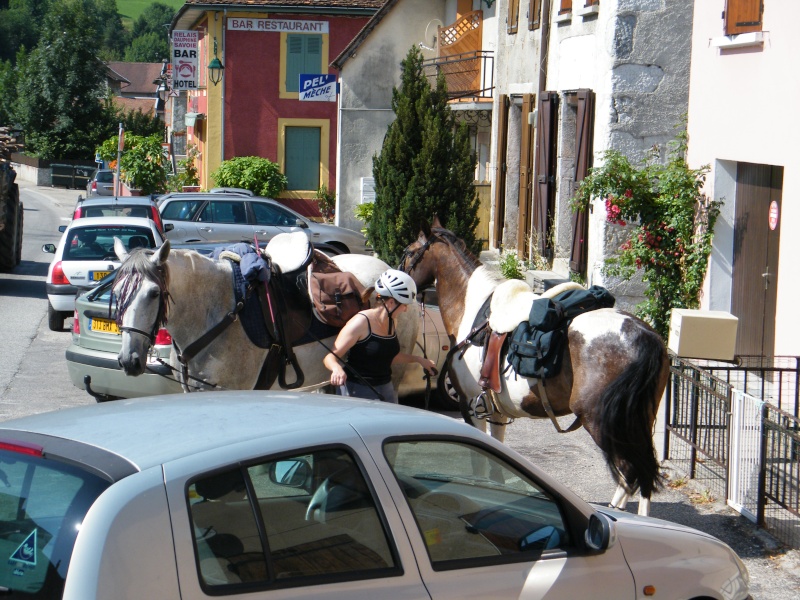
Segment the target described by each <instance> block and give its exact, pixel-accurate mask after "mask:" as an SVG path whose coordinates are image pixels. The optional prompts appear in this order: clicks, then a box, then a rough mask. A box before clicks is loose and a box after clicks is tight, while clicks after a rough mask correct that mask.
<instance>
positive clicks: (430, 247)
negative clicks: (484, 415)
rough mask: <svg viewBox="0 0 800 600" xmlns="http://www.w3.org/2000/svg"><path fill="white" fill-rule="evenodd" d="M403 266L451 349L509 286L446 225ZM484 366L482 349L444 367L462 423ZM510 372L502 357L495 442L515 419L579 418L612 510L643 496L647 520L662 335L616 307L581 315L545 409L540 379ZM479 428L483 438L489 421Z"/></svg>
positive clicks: (466, 351) (458, 354)
mask: <svg viewBox="0 0 800 600" xmlns="http://www.w3.org/2000/svg"><path fill="white" fill-rule="evenodd" d="M400 268H401V269H403V270H405V271H406V272H407V273H409V274H410V275H411V276H412V278H413V279H414V281H415V282H416V283H417V286H419V287H420V289H422V288H424V287H426V286H429V285H431V284H434V283H435V284H436V290H437V293H438V296H439V307H440V311H441V314H442V319H443V321H444V325H445V329H446V330H447V333H448V335H449V336H450V338H451V341H452V342H453V344H454V346H456V345H457V344H458V343H460V342H462V341H463V340H464V339H465V338H466V337H467V336H468V335H469V334H470V332H471V330H472V329H473V326H474V325H475V320H476V316H477V315H478V313H479V311H480V310H481V307H482V306H483V305H484V303H485V302H486V301H487V299H489V297H490V296H492V295H493V294H494V291H495V289H496V288H497V286H498V285H500V284H501V283H502V282H503V281H505V280H504V279H503V278H502V276H501V275H500V274H499V273H496V272H494V271H491V270H489V269H488V268H487V267H486V266H484V265H482V264H481V262H480V261H479V260H478V259H477V258H475V256H473V255H472V254H471V253H470V252H469V251H467V250H466V248H465V245H464V242H463V241H462V240H460V239H458V238H457V237H456V236H455V235H454V234H453V233H452V232H450V231H448V230H446V229H442V228H440V227H433V228H431V229H430V230H428V231H424V232H422V233H420V236H419V238H418V239H417V241H416V242H414V243H413V244H411V245H410V246H408V247H407V248H406V250H405V254H404V257H403V262H402V264H401V267H400ZM490 322H491V319H490ZM483 358H484V348H483V347H482V346H472V345H468V344H467V345H464V346H463V347H462V348H461V349H460V350H459V351H455V352H454V353H453V354H452V358H451V360H450V363H449V365H446V367H445V368H449V373H450V377H451V381H452V383H453V385H454V387H455V388H456V390H457V391H458V393H459V395H460V396H461V405H462V413H465V416H466V415H467V413H468V412H471V413H472V414H475V413H478V412H480V411H476V410H475V403H476V398H481V396H482V394H484V390H483V389H482V387H481V385H480V384H479V383H478V382H479V379H480V370H481V366H482V363H483ZM506 367H507V364H506V363H505V359H503V362H501V364H500V372H501V391H500V393H499V394H494V393H493V392H492V395H493V404H494V405H495V406H494V409H495V410H496V412H495V414H494V415H493V416H492V423H491V425H492V435H493V436H494V437H495V438H497V439H499V440H500V441H502V440H503V438H504V435H505V426H506V425H507V424H508V422H509V421H511V420H512V419H513V418H517V417H531V418H547V417H548V414H547V413H548V411H550V412H552V413H554V415H555V416H563V415H568V414H570V413H573V414H574V415H575V416H576V418H577V419H576V425H577V426H580V425H583V427H585V428H586V430H587V431H588V432H589V435H591V436H592V439H593V440H594V441H595V443H596V444H597V445H598V446H599V447H600V449H601V450H602V451H603V453H604V454H605V457H606V461H607V463H608V466H609V468H610V469H611V472H612V474H613V475H614V476H615V477H616V478H617V480H618V481H619V487H618V488H617V492H616V494H615V495H614V498H613V500H612V501H611V505H612V506H614V507H617V508H624V507H625V504H626V503H627V500H628V497H629V496H630V495H632V494H633V493H635V491H636V489H637V488H638V489H639V491H640V494H641V497H642V501H641V502H640V504H639V514H644V515H647V514H649V510H650V496H651V494H652V493H653V492H654V491H657V490H658V489H659V488H660V486H661V484H662V480H661V479H662V477H661V474H660V469H659V464H658V460H657V458H656V454H655V448H654V446H653V435H652V432H653V424H654V422H655V418H656V412H657V410H658V405H659V402H660V401H661V396H662V395H663V393H664V389H665V387H666V384H667V379H668V375H669V362H668V359H667V352H666V348H665V346H664V342H663V340H662V339H661V337H660V336H659V335H658V334H657V333H656V332H655V331H654V330H653V329H652V328H650V327H649V326H648V325H647V324H646V323H644V322H643V321H641V320H640V319H638V318H636V317H634V316H632V315H630V314H627V313H624V312H621V311H619V310H616V309H600V310H596V311H592V312H588V313H584V314H582V315H579V316H577V317H575V319H573V321H572V323H571V324H570V326H569V331H568V342H567V350H565V357H564V361H563V367H562V369H561V372H560V374H559V375H558V376H556V377H554V378H552V379H548V380H547V381H546V385H545V386H544V387H545V389H546V397H545V399H544V402H543V401H542V398H541V396H542V387H540V386H539V385H538V382H537V380H535V379H527V378H524V377H519V376H517V374H516V373H515V372H514V370H513V369H511V368H506ZM484 399H485V397H484ZM465 403H472V406H471V409H472V410H471V411H470V410H469V409H468V408H467V410H465ZM550 409H552V410H550ZM498 417H499V418H498ZM552 420H553V421H554V422H555V419H552ZM478 425H479V426H481V428H482V429H484V430H485V427H486V425H485V423H484V422H483V420H479V421H478ZM571 429H572V428H570V430H571Z"/></svg>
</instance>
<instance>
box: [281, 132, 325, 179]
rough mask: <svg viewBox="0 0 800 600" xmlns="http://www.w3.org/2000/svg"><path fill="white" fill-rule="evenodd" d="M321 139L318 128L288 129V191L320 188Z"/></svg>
mask: <svg viewBox="0 0 800 600" xmlns="http://www.w3.org/2000/svg"><path fill="white" fill-rule="evenodd" d="M320 137H321V136H320V131H319V128H318V127H287V128H286V173H285V174H286V179H287V180H288V184H287V186H286V189H288V190H316V189H318V188H319V141H320Z"/></svg>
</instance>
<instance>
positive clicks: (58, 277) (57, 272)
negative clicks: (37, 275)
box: [50, 261, 69, 285]
mask: <svg viewBox="0 0 800 600" xmlns="http://www.w3.org/2000/svg"><path fill="white" fill-rule="evenodd" d="M50 283H54V284H56V285H69V279H67V276H66V275H64V269H62V268H61V261H58V262H57V263H56V264H55V266H54V267H53V276H52V278H51V279H50Z"/></svg>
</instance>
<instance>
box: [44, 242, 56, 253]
mask: <svg viewBox="0 0 800 600" xmlns="http://www.w3.org/2000/svg"><path fill="white" fill-rule="evenodd" d="M42 252H47V253H48V254H55V253H56V245H55V244H45V245H44V246H42Z"/></svg>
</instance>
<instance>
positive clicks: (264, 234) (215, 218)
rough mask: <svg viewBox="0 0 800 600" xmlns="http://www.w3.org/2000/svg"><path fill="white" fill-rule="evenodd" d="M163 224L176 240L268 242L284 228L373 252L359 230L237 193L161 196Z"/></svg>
mask: <svg viewBox="0 0 800 600" xmlns="http://www.w3.org/2000/svg"><path fill="white" fill-rule="evenodd" d="M158 207H159V210H160V211H161V217H162V218H163V219H164V224H165V225H166V224H168V223H169V224H172V225H174V228H173V229H172V230H171V231H169V232H167V237H168V238H169V239H170V240H174V241H180V242H192V241H206V242H222V241H228V240H240V241H246V242H252V241H253V239H258V242H259V244H266V243H267V242H268V241H269V240H270V239H272V238H273V237H274V236H275V235H277V234H279V233H284V232H293V231H305V233H306V235H308V238H309V239H310V240H311V241H312V242H313V243H317V242H325V243H326V244H330V245H331V246H336V247H337V248H339V249H340V250H341V251H342V252H345V253H349V252H352V253H354V254H372V249H371V248H370V247H369V245H368V243H367V238H366V237H365V236H364V234H362V233H361V232H357V231H352V230H350V229H345V228H344V227H336V226H334V225H325V224H323V223H315V222H314V221H311V220H309V219H307V218H306V217H303V216H302V215H300V214H299V213H296V212H295V211H293V210H292V209H290V208H287V207H286V206H283V205H282V204H280V203H278V202H276V201H275V200H270V199H269V198H258V197H250V196H238V195H236V194H208V193H205V194H204V193H185V194H172V195H167V196H164V197H162V198H160V199H159V201H158Z"/></svg>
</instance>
